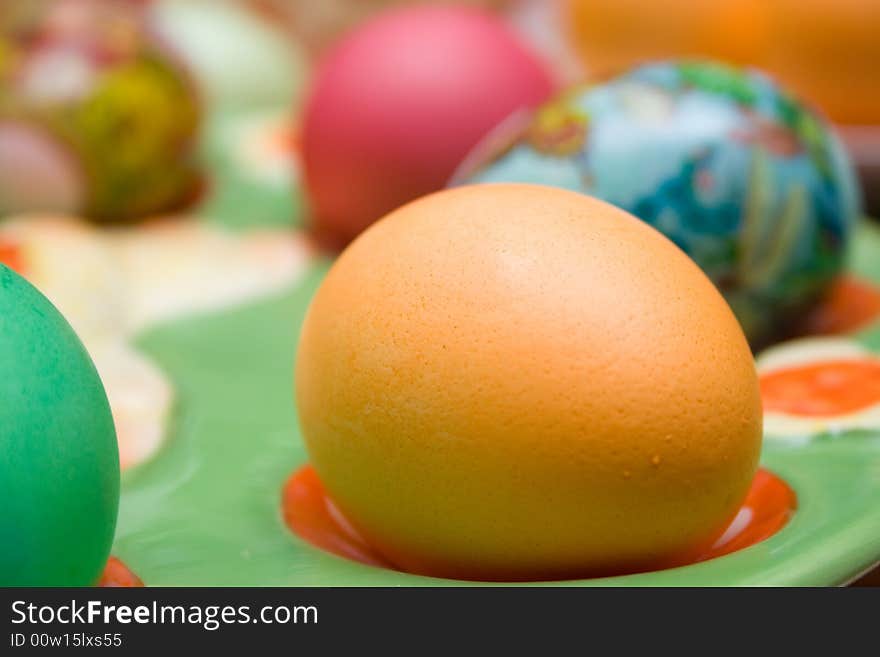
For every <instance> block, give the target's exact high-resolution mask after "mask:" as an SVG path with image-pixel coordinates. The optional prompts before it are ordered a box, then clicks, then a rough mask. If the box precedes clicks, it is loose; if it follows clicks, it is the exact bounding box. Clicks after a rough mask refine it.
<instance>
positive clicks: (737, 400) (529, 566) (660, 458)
mask: <svg viewBox="0 0 880 657" xmlns="http://www.w3.org/2000/svg"><path fill="white" fill-rule="evenodd" d="M296 398H297V406H298V411H299V418H300V423H301V427H302V431H303V435H304V437H305V441H306V445H307V448H308V451H309V454H310V456H311V459H312V462H313V464H314V466H315V468H316V470H317V471H318V474H319V475H320V477H321V479H322V481H323V483H324V485H325V486H326V488H327V490H328V491H329V493H330V495H331V496H332V498H333V500H334V502H335V503H336V505H337V506H338V507H339V509H340V510H341V511H342V513H343V514H344V515H345V516H346V517H347V519H348V520H349V521H350V522H351V523H352V524H353V525H354V526H355V528H356V529H357V530H358V531H359V532H360V533H361V534H362V535H363V536H364V538H365V539H366V540H367V541H368V542H369V543H370V544H371V545H372V546H373V547H375V548H376V549H377V550H378V551H379V552H381V553H382V554H383V555H384V556H385V557H386V558H387V559H388V560H389V561H391V562H392V563H394V564H395V565H397V566H399V567H401V568H403V569H405V570H408V571H411V572H416V573H425V574H431V575H438V576H446V577H455V578H464V579H486V580H508V579H509V580H525V579H547V578H565V577H571V576H581V575H589V574H601V573H610V572H620V571H627V570H634V569H640V568H651V567H655V566H658V565H662V564H663V563H666V562H667V560H669V559H673V558H674V557H675V555H677V554H680V553H682V552H684V551H686V550H688V549H692V548H693V547H694V546H696V545H700V544H702V543H703V542H707V541H709V540H711V539H712V538H714V537H715V536H716V535H717V534H718V533H719V531H720V530H722V529H723V528H724V526H725V524H726V523H727V522H728V521H729V520H730V518H731V517H732V515H733V514H734V513H735V512H736V510H737V508H738V506H739V505H740V503H741V502H742V500H743V498H744V496H745V495H746V492H747V490H748V488H749V484H750V482H751V480H752V477H753V475H754V473H755V469H756V467H757V463H758V453H759V449H760V443H761V402H760V399H759V389H758V383H757V377H756V374H755V368H754V364H753V361H752V357H751V354H750V351H749V347H748V345H747V343H746V340H745V337H744V336H743V333H742V331H741V329H740V328H739V325H738V324H737V321H736V319H735V318H734V316H733V314H732V313H731V311H730V309H729V308H728V306H727V305H726V303H725V302H724V300H723V299H722V298H721V296H720V295H719V293H718V292H717V291H716V290H715V288H714V287H713V286H712V284H711V283H710V282H709V280H708V279H707V278H706V277H705V276H704V275H703V273H702V272H701V271H700V270H699V269H698V268H697V266H696V265H694V264H693V263H692V262H691V261H690V260H689V259H688V258H687V257H686V256H685V255H684V254H683V253H682V252H681V251H680V250H679V249H678V248H677V247H676V246H674V245H673V244H672V243H671V242H670V241H668V240H667V239H666V238H665V237H663V236H661V235H660V233H658V232H656V231H655V230H654V229H652V228H650V227H649V226H647V225H646V224H644V223H643V222H641V221H639V220H637V219H635V218H634V217H632V216H631V215H629V214H627V213H625V212H623V211H622V210H619V209H617V208H614V207H613V206H611V205H608V204H606V203H603V202H601V201H598V200H596V199H593V198H591V197H588V196H583V195H580V194H576V193H573V192H568V191H563V190H560V189H555V188H549V187H542V186H536V185H512V184H501V185H476V186H470V187H460V188H457V189H453V190H448V191H444V192H439V193H437V194H433V195H430V196H427V197H423V198H421V199H419V200H417V201H415V202H413V203H410V204H409V205H406V206H403V207H402V208H400V209H398V210H396V211H395V212H393V213H391V214H390V215H388V216H387V217H385V218H384V219H383V220H381V221H380V222H379V223H377V224H376V225H374V226H373V227H371V228H370V229H369V230H367V232H365V233H364V234H363V235H362V236H361V237H360V238H358V239H357V240H356V241H355V242H354V243H353V244H352V245H351V246H350V247H349V248H348V249H347V250H346V251H345V252H344V253H343V254H342V255H341V256H340V258H339V259H338V261H337V262H336V263H335V265H334V266H333V267H332V269H331V270H330V272H329V273H328V275H327V277H326V279H325V280H324V282H323V284H322V285H321V288H320V289H319V291H318V292H317V294H316V296H315V298H314V300H313V301H312V305H311V307H310V309H309V311H308V314H307V317H306V320H305V323H304V326H303V329H302V335H301V341H300V345H299V354H298V358H297V364H296Z"/></svg>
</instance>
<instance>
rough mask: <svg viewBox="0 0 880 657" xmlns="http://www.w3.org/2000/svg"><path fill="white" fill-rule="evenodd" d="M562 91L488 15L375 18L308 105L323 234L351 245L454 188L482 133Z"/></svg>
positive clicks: (309, 175) (338, 51)
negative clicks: (394, 214)
mask: <svg viewBox="0 0 880 657" xmlns="http://www.w3.org/2000/svg"><path fill="white" fill-rule="evenodd" d="M551 91H552V84H551V80H550V78H549V76H548V74H547V72H546V71H545V70H544V68H543V67H542V65H541V63H540V62H539V61H538V60H537V58H536V57H535V56H534V55H532V54H531V53H530V52H529V51H528V50H527V49H526V48H525V47H524V46H523V45H521V44H520V43H519V42H518V41H517V40H516V38H515V37H514V36H513V34H512V33H511V32H509V31H508V30H507V29H506V28H505V26H504V25H503V24H501V23H499V22H498V21H497V20H496V19H494V18H492V17H491V16H489V15H487V14H484V13H482V12H480V11H477V10H473V9H466V8H461V7H436V6H435V7H415V8H408V9H403V10H398V11H393V12H390V13H387V14H383V15H381V16H379V17H378V18H377V19H375V20H373V21H371V22H368V23H366V24H365V25H364V26H363V27H361V28H360V29H358V30H356V31H355V32H353V33H352V34H350V35H349V36H348V37H347V38H345V39H343V40H342V41H341V42H340V43H339V45H338V46H337V47H336V48H335V49H333V50H332V51H331V52H330V53H329V54H328V55H327V57H326V59H325V60H324V61H323V63H322V65H321V67H320V70H319V71H318V73H317V75H316V78H315V81H314V87H313V89H312V91H311V95H310V97H309V100H308V102H307V105H306V108H305V113H304V119H303V157H304V162H305V178H306V184H307V189H308V192H309V197H310V201H311V203H312V209H313V211H314V224H315V227H316V228H317V229H318V230H319V232H321V233H323V234H324V236H325V237H327V238H328V240H330V241H333V242H336V243H340V244H344V243H347V242H348V241H350V240H351V239H352V238H354V237H355V236H356V235H357V234H358V233H360V232H361V231H362V230H363V229H364V228H366V227H367V226H368V225H369V224H370V223H372V222H373V221H375V220H376V219H378V218H379V217H381V216H383V215H384V214H386V213H387V212H389V211H391V210H393V209H394V208H396V207H398V206H399V205H402V204H403V203H405V202H407V201H410V200H413V199H414V198H417V197H419V196H421V195H423V194H426V193H428V192H431V191H435V190H437V189H440V188H441V187H443V186H444V185H445V183H446V182H447V181H448V179H449V177H450V176H451V175H452V173H453V171H454V170H455V167H456V166H457V165H458V163H459V162H460V160H461V159H462V158H463V157H464V156H465V154H466V153H467V152H468V151H469V150H470V148H472V147H473V146H474V145H475V144H476V143H477V141H478V140H479V139H480V137H482V136H483V135H484V134H485V133H486V132H487V131H488V130H490V129H491V128H493V127H494V126H495V125H496V124H498V123H499V122H500V121H502V120H503V119H504V118H506V117H507V116H508V115H509V114H511V113H512V112H514V111H516V110H517V109H520V108H523V107H533V106H535V105H536V104H538V103H540V102H541V101H542V100H544V99H545V98H546V97H547V96H548V95H549V94H550V93H551Z"/></svg>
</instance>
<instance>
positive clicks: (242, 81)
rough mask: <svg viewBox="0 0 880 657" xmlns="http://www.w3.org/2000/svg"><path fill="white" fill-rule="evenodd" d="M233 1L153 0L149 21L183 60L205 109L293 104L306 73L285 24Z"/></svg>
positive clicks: (304, 61)
mask: <svg viewBox="0 0 880 657" xmlns="http://www.w3.org/2000/svg"><path fill="white" fill-rule="evenodd" d="M252 4H256V3H251V4H248V3H245V2H236V1H234V0H154V1H153V2H152V3H150V4H149V5H148V16H149V20H150V24H151V25H152V27H153V29H155V31H156V33H157V34H159V35H160V36H161V37H162V38H163V39H164V40H165V41H166V42H167V43H168V44H169V45H170V46H172V47H173V48H174V50H175V51H176V52H177V53H178V54H179V55H180V57H181V58H182V59H183V61H184V62H186V64H187V66H188V68H189V70H190V71H192V73H193V76H194V78H195V80H196V82H197V84H198V86H199V89H200V91H201V93H202V96H203V98H204V99H205V103H206V104H207V108H208V110H214V109H218V108H230V107H232V108H238V107H265V106H273V105H279V104H285V105H288V106H290V105H292V104H294V103H295V102H296V100H297V99H298V97H299V95H300V92H301V90H302V86H303V82H304V80H305V75H306V59H305V53H304V51H303V49H302V48H301V47H300V45H299V44H298V42H297V40H296V39H295V38H294V37H293V34H292V32H291V31H290V30H288V29H286V27H287V26H286V25H285V24H284V23H283V22H280V23H279V21H277V20H273V17H272V15H271V14H269V15H267V14H265V13H261V12H259V11H256V10H255V9H254V8H253V7H252Z"/></svg>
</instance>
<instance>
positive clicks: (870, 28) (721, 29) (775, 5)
mask: <svg viewBox="0 0 880 657" xmlns="http://www.w3.org/2000/svg"><path fill="white" fill-rule="evenodd" d="M567 4H568V13H567V22H568V26H569V31H570V34H571V37H572V40H573V42H574V45H575V47H576V48H577V50H578V52H579V53H580V54H581V56H582V58H583V60H584V63H585V65H586V66H587V67H588V69H589V71H590V73H591V74H593V75H606V74H611V73H616V72H619V71H621V70H623V69H626V68H629V67H631V66H633V65H636V64H640V63H643V62H645V61H647V60H652V59H658V58H677V57H709V58H713V59H721V60H726V61H729V62H731V63H734V64H740V65H750V66H755V67H758V68H762V69H764V70H767V71H769V72H770V73H772V74H773V75H775V76H778V77H779V79H780V80H781V81H782V82H783V83H785V85H786V86H788V87H791V88H792V89H794V90H795V92H796V93H797V94H798V95H799V96H800V97H802V98H805V99H806V100H808V101H809V102H810V103H812V104H814V105H816V106H818V107H819V108H820V109H821V110H822V111H823V112H824V113H826V114H827V115H829V116H830V117H831V118H832V119H834V120H835V121H837V122H839V123H844V124H857V125H858V124H876V123H880V85H877V84H876V69H877V61H878V59H880V39H877V31H878V27H880V8H878V5H877V2H876V0H774V1H773V2H766V1H764V0H715V1H713V2H704V1H703V0H667V1H666V2H654V1H648V0H569V1H568V3H567Z"/></svg>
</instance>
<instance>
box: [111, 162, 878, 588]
mask: <svg viewBox="0 0 880 657" xmlns="http://www.w3.org/2000/svg"><path fill="white" fill-rule="evenodd" d="M230 175H232V174H230V173H229V172H228V171H226V172H224V176H227V177H229V176H230ZM248 193H249V194H250V193H253V191H252V190H248ZM212 202H216V199H214V200H213V201H212ZM209 205H210V203H209ZM279 211H280V212H282V213H283V212H285V211H286V212H291V213H292V206H285V205H284V204H283V203H279V204H278V206H277V207H275V209H274V210H273V212H271V213H270V214H272V215H273V218H272V219H271V222H272V223H277V220H276V217H277V216H278V212H279ZM232 214H234V213H232ZM877 254H880V232H878V230H877V228H876V227H873V226H868V225H865V226H863V227H861V228H860V232H859V235H858V238H857V240H856V241H855V248H854V252H853V254H852V266H851V268H852V269H853V270H854V271H856V272H858V273H860V274H861V275H863V276H868V277H870V278H872V279H873V280H875V281H878V282H880V257H878V255H877ZM327 266H328V263H327V262H319V263H317V264H316V265H315V266H314V267H313V269H312V270H311V271H310V272H309V274H308V275H307V276H306V277H305V278H304V279H302V280H300V282H299V283H298V284H297V286H296V287H295V288H294V289H290V290H288V291H287V292H285V293H284V294H282V295H280V296H276V297H273V298H264V299H262V300H260V301H258V302H256V303H253V304H250V305H248V306H246V307H240V308H238V309H236V310H234V311H231V312H223V313H219V314H212V315H205V316H200V317H194V318H188V319H186V320H182V321H178V322H175V323H173V324H168V325H166V326H163V327H161V328H159V329H156V330H153V331H151V332H150V333H148V334H146V335H143V336H141V338H140V339H139V341H138V346H139V348H140V349H142V350H143V351H144V352H145V353H147V354H149V355H150V356H151V357H152V358H153V360H154V361H155V362H156V363H158V364H159V366H160V367H162V368H163V369H164V370H165V371H166V372H167V373H168V375H169V376H170V378H171V380H172V381H173V382H174V385H175V386H176V388H177V392H178V403H177V407H176V411H175V415H174V418H173V421H172V426H171V427H170V429H169V430H170V435H169V436H168V438H167V442H166V444H165V446H164V447H163V448H162V450H161V451H160V453H159V454H158V455H157V456H156V457H155V458H154V459H153V460H152V461H150V462H148V463H146V464H143V465H141V466H139V467H137V468H135V469H133V470H130V471H127V472H126V473H125V474H124V476H123V488H122V491H123V492H122V503H121V508H120V514H119V522H118V527H117V536H116V542H115V545H114V554H115V555H116V556H118V557H120V558H121V559H122V560H123V561H124V562H125V563H126V564H127V565H128V566H129V567H131V569H132V570H133V571H134V572H135V573H137V574H138V575H139V576H140V577H141V578H142V579H143V580H144V582H145V583H146V584H147V585H157V586H312V585H319V586H327V585H329V586H334V585H346V586H373V585H384V586H388V585H426V584H427V585H456V584H462V585H473V584H474V583H472V582H455V581H450V580H439V579H432V578H426V577H418V576H413V575H408V574H405V573H400V572H394V571H389V570H384V569H381V568H374V567H370V566H365V565H361V564H358V563H354V562H351V561H347V560H345V559H342V558H339V557H336V556H333V555H330V554H327V553H325V552H323V551H321V550H319V549H317V548H315V547H312V546H311V545H310V544H308V543H306V542H304V541H303V540H300V539H299V538H298V537H296V536H294V535H293V534H291V533H290V532H289V531H288V530H287V528H286V526H285V525H284V522H283V521H282V518H281V511H280V499H281V489H282V486H283V484H284V482H285V480H286V478H287V477H288V476H289V475H290V474H291V473H292V472H293V471H294V469H296V468H297V467H298V466H300V465H302V464H304V463H305V462H306V453H305V450H304V448H303V443H302V438H301V436H300V435H299V431H298V426H297V418H296V413H295V409H294V404H293V392H292V387H293V380H292V377H293V362H294V352H295V345H296V342H297V337H298V331H299V326H300V324H301V322H302V319H303V314H304V312H305V309H306V306H307V304H308V302H309V299H310V298H311V296H312V294H313V293H314V291H315V289H316V288H317V286H318V284H319V283H320V281H321V278H322V276H323V274H324V272H325V271H326V268H327ZM856 337H857V339H858V340H859V341H861V342H863V343H864V344H866V345H869V346H872V348H874V349H880V325H875V326H874V327H872V328H871V329H870V330H868V331H866V332H864V333H862V334H860V335H858V336H856ZM762 463H763V465H764V466H765V467H767V468H769V469H771V470H773V471H774V472H775V473H777V474H779V475H781V476H782V477H783V478H784V479H785V480H786V481H787V482H788V483H789V485H790V486H792V487H793V488H794V490H795V492H796V493H797V495H798V504H799V508H798V510H797V512H796V513H795V514H794V516H793V518H792V520H791V521H790V522H789V524H788V525H786V526H785V527H784V528H783V529H782V530H781V531H779V532H778V533H777V534H775V535H774V536H772V537H771V538H769V539H768V540H766V541H764V542H762V543H759V544H757V545H754V546H752V547H750V548H747V549H744V550H741V551H739V552H736V553H734V554H730V555H728V556H724V557H720V558H717V559H713V560H711V561H706V562H703V563H700V564H696V565H692V566H686V567H682V568H675V569H670V570H665V571H658V572H651V573H643V574H638V575H629V576H624V577H613V578H604V579H591V580H577V581H565V582H553V583H552V584H553V585H602V586H604V585H639V586H645V585H836V584H843V583H846V582H848V581H850V580H851V579H853V578H854V577H856V576H858V575H859V574H860V573H862V572H864V571H865V570H867V569H868V568H870V567H871V566H872V565H873V564H875V563H876V562H877V561H878V560H880V432H878V433H875V434H867V433H864V432H852V433H850V434H844V435H841V436H836V437H833V438H832V437H828V438H818V439H814V440H813V441H811V442H808V443H806V444H797V445H795V444H791V443H785V442H780V441H773V440H767V441H765V447H764V452H763V458H762Z"/></svg>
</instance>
